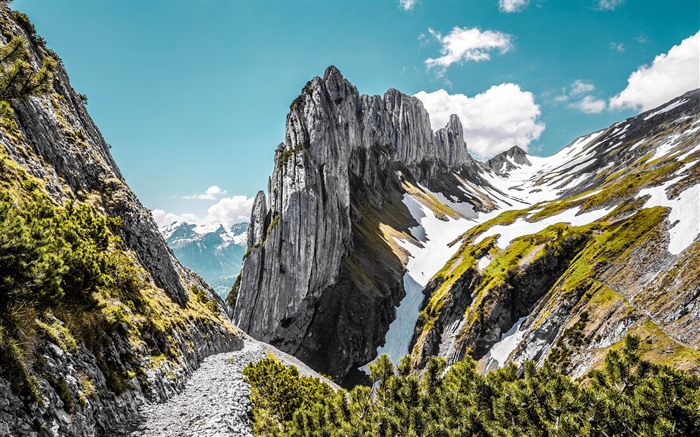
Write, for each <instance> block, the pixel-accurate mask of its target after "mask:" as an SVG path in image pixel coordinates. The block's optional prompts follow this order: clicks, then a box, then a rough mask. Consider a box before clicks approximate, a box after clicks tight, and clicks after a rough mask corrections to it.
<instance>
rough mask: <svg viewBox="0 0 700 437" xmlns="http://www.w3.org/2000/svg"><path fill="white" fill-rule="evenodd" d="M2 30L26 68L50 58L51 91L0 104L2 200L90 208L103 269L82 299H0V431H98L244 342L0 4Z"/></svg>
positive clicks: (77, 103)
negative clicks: (98, 228) (19, 48)
mask: <svg viewBox="0 0 700 437" xmlns="http://www.w3.org/2000/svg"><path fill="white" fill-rule="evenodd" d="M0 27H1V30H2V32H1V36H0V44H7V43H8V42H9V41H10V39H12V38H14V37H18V36H19V37H21V38H22V39H23V40H24V41H26V44H27V49H28V61H29V64H30V65H31V66H32V68H38V67H39V66H40V65H41V64H42V62H46V61H45V60H46V59H51V58H52V59H54V60H56V61H57V63H58V64H57V68H56V72H55V74H54V76H53V83H52V84H51V87H50V88H51V89H50V91H49V92H48V93H46V94H43V95H40V96H33V97H28V98H23V99H14V100H12V101H10V102H3V104H4V105H5V106H3V113H2V114H1V117H0V145H1V146H2V147H0V165H1V166H2V171H0V176H1V177H0V188H1V190H2V195H3V196H5V197H3V199H10V200H12V201H13V202H14V203H11V205H13V208H14V207H15V205H23V204H27V205H36V204H39V203H40V204H42V205H43V208H44V211H48V212H51V214H58V213H57V212H60V211H64V210H65V209H66V208H68V209H70V208H78V209H79V210H80V211H88V212H85V214H91V216H92V217H97V219H94V220H93V221H92V223H95V222H100V220H102V219H104V220H105V221H106V223H108V224H109V227H106V228H103V230H102V231H103V232H105V233H106V234H105V235H106V237H105V238H107V240H106V241H109V245H108V247H106V248H104V249H102V250H104V253H103V255H104V257H105V258H103V259H105V260H107V261H108V262H107V264H108V266H110V267H109V270H105V269H107V267H105V266H96V268H99V269H103V271H104V272H105V273H107V274H108V276H109V278H105V277H104V276H102V277H101V278H102V279H100V280H99V281H98V283H99V284H102V285H99V286H96V287H98V288H97V289H93V290H92V291H93V292H92V294H86V295H85V296H83V297H82V298H81V299H82V300H80V301H77V300H76V301H75V302H69V301H68V297H67V296H66V298H65V299H64V300H63V302H62V301H58V302H55V301H46V302H41V297H40V296H37V297H36V300H37V302H39V303H38V304H36V305H35V306H32V305H33V302H17V301H12V300H10V301H9V302H8V301H6V297H5V296H3V299H2V301H3V305H8V306H9V311H7V312H6V313H5V314H3V319H2V324H1V326H0V353H1V354H2V361H3V363H2V364H3V365H2V367H0V435H8V434H9V435H42V436H43V435H46V436H58V435H61V436H88V435H96V434H104V433H106V432H111V431H114V430H116V429H120V428H121V427H122V426H124V425H125V424H127V423H129V422H130V421H131V420H133V419H134V417H137V415H138V408H139V406H140V405H141V404H142V403H143V402H145V401H146V400H152V401H162V400H165V399H167V398H169V397H170V396H172V395H173V394H174V393H176V392H177V391H178V390H180V389H181V388H182V387H183V385H184V382H185V380H186V378H187V377H188V376H189V375H191V374H192V372H193V371H194V370H195V369H196V368H197V367H198V365H199V363H200V362H201V361H202V360H203V359H204V358H205V357H206V356H209V355H211V354H213V353H218V352H224V351H231V350H235V349H237V348H240V347H242V344H243V342H242V339H241V334H240V331H238V330H237V329H236V328H235V327H233V325H231V324H230V322H229V321H228V319H227V318H226V316H225V311H227V307H226V304H225V303H224V302H223V301H221V300H220V299H219V298H218V296H216V295H215V293H213V291H212V290H211V289H210V288H209V286H208V285H207V284H206V283H205V282H204V281H203V280H202V279H201V278H200V277H199V276H197V275H196V274H193V273H192V272H191V271H189V270H188V269H187V268H185V267H183V266H182V265H181V264H180V262H178V260H177V259H176V258H175V256H174V255H173V253H172V252H171V251H170V249H169V248H168V246H167V245H166V244H165V242H164V241H163V238H162V237H161V236H160V234H159V232H158V228H157V226H156V224H155V222H154V221H153V218H152V217H151V214H150V213H149V211H148V210H147V209H146V208H144V207H143V206H142V205H141V203H140V202H139V200H138V198H137V197H136V195H135V194H134V193H133V192H132V191H131V190H130V189H129V187H128V186H127V185H126V183H125V182H124V178H123V176H122V174H121V173H120V171H119V169H118V168H117V166H116V164H115V163H114V161H113V159H112V157H111V155H110V152H109V148H110V146H109V145H108V144H107V143H106V142H105V140H104V138H103V137H102V135H101V134H100V132H99V130H98V129H97V127H96V126H95V124H94V123H93V121H92V120H91V118H90V116H89V115H88V113H87V110H86V108H85V105H84V103H83V101H82V99H81V96H80V95H79V94H78V93H77V92H76V91H75V90H73V88H72V87H71V85H70V81H69V79H68V76H67V74H66V71H65V70H64V68H63V66H62V65H61V64H60V59H59V58H58V56H57V55H56V54H55V53H54V52H53V51H51V50H50V49H48V48H47V47H46V45H45V42H44V40H43V39H41V38H40V37H39V36H38V35H36V33H35V30H34V28H33V26H32V25H31V23H30V22H29V20H28V18H27V17H26V16H24V15H23V14H20V13H16V12H13V11H11V10H10V9H9V8H8V6H7V4H6V3H3V4H2V5H0ZM17 211H18V212H17V214H20V215H21V214H23V213H24V212H23V211H22V210H21V209H18V210H17ZM48 212H47V213H48ZM56 217H61V216H60V214H59V215H57V216H56ZM100 218H102V219H100ZM57 219H58V218H57ZM68 291H71V290H68ZM88 291H90V290H88Z"/></svg>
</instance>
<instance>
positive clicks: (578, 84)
mask: <svg viewBox="0 0 700 437" xmlns="http://www.w3.org/2000/svg"><path fill="white" fill-rule="evenodd" d="M593 90H595V85H593V84H592V83H588V82H584V81H582V80H581V79H578V80H576V81H574V83H573V84H572V85H571V95H572V96H579V95H581V94H586V93H590V92H591V91H593Z"/></svg>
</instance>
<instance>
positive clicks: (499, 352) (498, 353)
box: [486, 317, 527, 368]
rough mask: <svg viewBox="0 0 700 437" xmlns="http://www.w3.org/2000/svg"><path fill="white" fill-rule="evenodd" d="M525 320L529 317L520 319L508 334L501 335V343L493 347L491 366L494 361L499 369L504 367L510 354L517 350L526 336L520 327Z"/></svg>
mask: <svg viewBox="0 0 700 437" xmlns="http://www.w3.org/2000/svg"><path fill="white" fill-rule="evenodd" d="M525 319H527V317H522V318H520V319H518V320H517V321H516V322H515V323H514V324H513V326H511V328H510V329H509V330H508V331H507V332H505V333H504V334H502V335H501V341H499V342H498V343H496V344H494V345H493V346H492V347H491V359H490V360H489V365H490V364H491V363H492V362H493V361H496V362H497V363H498V367H503V365H504V364H505V363H506V361H507V360H508V357H509V356H510V354H511V353H512V352H513V351H514V350H515V348H516V347H517V346H518V343H520V341H521V340H522V339H523V337H524V336H525V332H526V331H525V330H523V331H521V330H520V326H521V325H522V324H523V322H524V321H525ZM488 367H489V366H486V368H488Z"/></svg>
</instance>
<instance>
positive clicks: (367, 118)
mask: <svg viewBox="0 0 700 437" xmlns="http://www.w3.org/2000/svg"><path fill="white" fill-rule="evenodd" d="M698 96H699V92H698V91H694V92H690V93H688V94H686V95H684V96H681V97H679V98H678V99H674V101H672V102H669V104H668V105H664V106H662V107H660V108H657V109H655V110H652V111H648V112H647V113H644V114H641V115H639V116H637V117H633V118H631V119H629V120H626V121H624V122H620V123H617V124H615V125H613V126H611V127H610V128H608V129H604V130H602V131H599V132H595V133H593V134H591V135H588V136H585V137H582V138H580V139H578V140H576V141H575V142H573V143H572V144H571V145H569V146H568V147H566V148H564V149H563V150H562V151H561V152H559V153H558V154H556V155H554V156H552V157H549V158H539V157H534V156H531V155H529V154H527V153H526V152H525V151H524V150H522V149H520V148H519V147H517V146H515V147H513V148H512V149H510V150H508V151H506V152H504V153H502V154H500V155H498V156H496V157H494V158H492V159H491V160H489V161H488V162H485V163H479V162H476V161H474V160H473V159H471V157H469V155H468V154H467V152H466V145H464V139H463V137H462V133H461V132H462V129H461V124H460V122H459V119H458V118H457V117H452V118H451V119H450V122H449V124H448V126H447V127H445V128H444V129H441V130H439V131H438V132H435V133H431V131H430V128H429V124H428V123H427V119H428V117H427V114H425V111H424V110H423V108H422V105H421V104H420V102H419V101H418V100H416V99H415V98H411V97H408V96H404V95H402V94H401V93H400V92H398V91H396V90H390V91H388V92H387V93H386V94H385V95H384V96H383V97H379V96H364V95H360V94H359V93H358V92H357V90H356V89H355V88H354V87H353V86H352V85H351V84H350V83H349V82H347V80H345V79H344V78H343V77H342V76H341V75H340V73H339V72H338V71H337V70H336V69H335V68H334V67H330V68H329V69H328V70H327V71H326V73H325V74H324V77H323V78H315V79H313V80H312V81H310V82H309V83H308V84H307V85H306V86H305V87H304V89H303V90H302V93H301V94H300V96H299V97H298V98H297V99H296V100H295V101H294V102H293V103H292V106H291V107H290V113H289V115H288V117H287V128H286V133H285V142H284V143H282V144H281V145H280V147H279V148H278V150H277V151H276V153H275V168H274V171H273V175H272V177H271V179H270V183H269V187H268V195H267V196H266V195H265V193H263V192H260V193H259V194H258V196H257V198H256V200H255V205H254V208H253V214H252V217H251V227H250V229H249V234H248V247H249V251H248V255H247V257H246V259H245V261H244V266H243V270H242V274H241V276H240V278H239V281H237V284H236V286H234V290H233V291H234V293H232V296H234V297H236V299H237V300H236V305H235V308H234V313H233V316H234V320H235V321H236V322H237V323H239V325H240V326H241V327H242V328H243V329H244V330H246V331H247V332H249V333H251V335H253V336H254V337H256V338H260V339H262V340H264V341H268V342H271V343H272V344H274V345H276V346H278V347H280V348H281V349H283V350H285V351H287V352H289V353H292V354H295V355H296V356H298V357H299V358H301V359H302V360H303V361H305V362H307V363H308V364H310V365H311V366H312V367H314V368H316V369H318V370H320V371H322V372H324V373H329V374H331V375H332V376H333V377H334V378H336V380H343V378H349V379H352V376H350V377H348V374H350V375H352V372H353V370H354V369H355V368H356V367H357V366H359V365H362V364H364V363H367V362H368V361H370V360H371V359H373V358H374V357H375V356H376V354H377V351H384V350H387V351H388V350H397V349H396V345H397V344H399V343H396V342H397V341H398V342H403V340H401V337H403V336H404V334H403V333H402V332H398V331H403V330H406V329H414V328H415V332H414V335H413V339H412V341H411V348H410V349H407V350H405V352H404V353H409V352H411V351H412V353H413V356H414V361H415V362H416V363H417V364H419V365H420V364H421V363H423V362H424V360H425V359H426V358H427V356H429V355H441V356H445V357H447V358H448V359H449V360H450V361H454V360H458V359H459V358H460V357H462V356H463V354H464V353H466V351H467V350H471V353H472V354H473V355H474V356H475V357H476V358H480V359H481V360H482V361H481V366H482V368H483V369H488V368H490V367H491V366H497V365H503V364H504V363H505V362H506V361H507V360H509V359H511V360H517V361H522V360H525V359H530V358H533V359H537V360H539V362H540V363H541V362H543V360H545V359H548V358H547V357H551V359H552V360H556V361H557V363H558V364H559V365H562V366H565V367H567V369H568V370H570V371H571V372H573V373H574V374H576V375H580V374H582V373H583V372H585V371H587V370H589V369H590V368H592V367H593V366H595V365H596V363H597V362H598V360H599V359H600V357H602V356H603V355H604V353H605V351H606V350H607V349H608V348H609V347H616V346H615V345H617V344H618V343H619V341H621V339H622V337H623V336H624V335H625V334H626V333H630V332H631V333H642V334H644V335H643V337H644V338H645V339H646V340H648V342H649V344H654V346H651V347H650V349H649V351H647V358H648V359H651V360H656V362H658V361H662V362H670V363H672V364H673V365H676V366H679V367H683V368H689V367H688V366H690V367H691V368H692V366H693V364H692V363H693V362H694V361H693V360H692V359H688V358H687V357H690V356H694V354H696V349H697V339H694V338H690V337H688V336H687V335H684V334H681V333H680V331H681V330H680V329H678V328H672V327H671V326H684V327H688V326H695V324H696V323H697V321H698V317H697V312H696V311H695V310H694V309H693V308H695V305H696V304H695V301H696V299H695V298H694V297H693V296H694V295H695V294H694V291H693V290H696V289H697V286H698V285H697V278H696V277H695V276H694V273H691V272H693V271H695V269H694V268H693V267H686V268H685V269H682V270H679V269H680V266H681V265H683V266H690V265H693V263H692V262H691V260H693V259H694V258H693V257H692V252H693V251H694V250H695V249H694V248H695V247H696V246H694V245H693V243H692V240H693V238H695V237H694V236H695V235H697V233H698V232H696V230H694V229H692V228H688V226H689V224H688V223H689V222H688V214H693V212H692V210H693V208H695V211H696V213H697V210H698V207H697V205H696V204H697V199H694V198H693V195H692V193H694V191H693V190H697V180H696V167H697V158H698V151H697V147H698V140H697V130H698V128H697V118H698V114H697V108H698V107H699V106H700V105H698V103H699V102H698V99H699V97H698ZM459 144H462V145H463V147H458V146H457V145H459ZM658 187H663V188H658ZM659 190H661V191H659ZM663 190H666V191H663ZM663 193H665V194H663ZM645 199H646V202H645ZM649 199H651V200H649ZM648 202H651V203H648ZM673 202H676V203H677V204H678V208H676V205H675V204H673ZM664 208H666V209H664ZM663 211H666V212H663ZM684 211H685V212H684ZM499 214H500V215H499ZM668 214H670V215H668ZM665 217H670V218H668V219H666V218H665ZM645 221H649V223H653V225H651V226H650V227H649V226H642V225H641V224H642V223H644V222H645ZM674 223H675V224H674ZM679 223H680V224H679ZM511 225H513V226H511ZM460 227H461V232H460V233H462V234H463V235H462V236H461V237H460V238H459V239H457V240H456V241H455V242H454V243H452V244H445V243H442V242H441V243H440V244H437V245H436V242H437V241H438V240H440V237H444V236H445V235H454V237H455V238H456V237H457V236H458V235H459V233H455V234H453V232H455V229H457V228H460ZM674 227H675V229H674ZM681 228H682V229H684V230H686V231H689V233H684V234H683V235H681V234H679V231H678V229H681ZM465 231H466V233H465ZM683 232H685V231H683ZM669 234H670V235H671V237H670V240H669V237H668V235H669ZM450 241H451V240H450ZM633 241H635V243H633ZM679 242H680V243H679ZM688 244H689V245H690V246H689V247H688ZM679 245H681V246H683V248H682V250H676V249H674V248H675V247H677V246H679ZM666 246H668V248H666V249H665V248H664V247H666ZM669 252H670V253H669ZM450 256H452V258H450ZM584 259H585V261H584ZM439 260H442V261H441V262H443V263H444V262H445V261H447V264H445V265H444V266H443V265H442V264H440V265H437V264H436V261H439ZM651 260H653V262H651ZM591 266H593V267H594V271H592V270H590V269H589V268H590V267H591ZM680 272H682V274H681V273H680ZM679 274H681V276H678V275H679ZM669 275H670V276H669ZM431 277H432V279H431ZM615 278H617V279H615ZM618 281H619V282H618ZM650 281H651V282H650ZM406 284H410V285H411V287H410V289H409V288H406V287H407V285H406ZM596 284H597V285H596ZM659 284H664V286H665V287H668V286H670V284H674V285H673V287H674V290H677V294H676V295H667V294H666V293H663V292H661V291H660V289H659V288H658V287H659ZM421 289H424V290H423V293H424V294H425V298H424V299H420V298H416V296H415V295H414V293H415V292H416V291H415V290H419V291H420V290H421ZM642 290H647V291H645V292H643V293H642V294H643V295H644V296H645V297H641V296H642V295H640V294H639V293H640V292H641V291H642ZM407 293H409V294H411V296H410V299H409V298H408V297H409V296H407ZM678 294H679V295H678ZM404 296H407V297H406V298H405V299H404ZM651 296H655V297H654V298H653V299H652V298H651ZM649 299H651V301H653V302H654V303H653V307H654V308H656V309H655V310H652V308H650V307H648V306H647V305H648V304H650V303H647V304H643V303H642V302H640V300H641V301H647V300H649ZM409 300H410V301H411V302H416V301H418V302H420V301H421V300H422V304H420V305H419V308H417V309H416V310H415V312H413V311H414V310H412V309H410V308H408V307H406V308H407V309H406V308H404V307H399V309H398V311H397V310H396V309H395V307H397V306H399V305H398V304H399V302H401V303H402V305H403V302H404V301H406V302H408V301H409ZM600 300H603V301H605V302H608V301H610V302H614V304H612V303H611V305H612V306H611V307H610V308H614V310H612V309H609V310H606V311H601V307H600ZM651 301H649V302H651ZM407 305H408V304H407ZM410 305H413V303H411V304H410ZM661 308H664V309H663V310H662V309H661ZM671 314H674V315H673V316H672V315H671ZM396 317H398V319H396V320H394V319H395V318H396ZM394 322H396V326H394ZM390 325H391V327H392V328H396V329H390ZM516 325H517V327H516ZM406 327H408V328H406ZM514 327H516V328H514ZM511 331H513V332H511ZM506 333H508V335H505V334H506ZM581 337H583V338H584V340H581ZM682 337H683V338H685V340H681V338H682ZM506 345H507V347H506ZM518 345H520V346H518ZM494 346H498V348H497V349H496V350H497V351H498V352H497V353H496V352H494V355H493V356H492V355H491V353H490V351H491V349H492V348H493V347H494ZM663 348H666V352H663V353H662V352H660V349H663ZM399 349H400V348H399ZM504 351H505V352H504ZM503 353H505V356H503ZM496 356H498V359H496ZM683 357H685V358H683ZM349 379H346V381H348V380H349Z"/></svg>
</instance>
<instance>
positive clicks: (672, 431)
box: [244, 336, 700, 437]
mask: <svg viewBox="0 0 700 437" xmlns="http://www.w3.org/2000/svg"><path fill="white" fill-rule="evenodd" d="M244 375H245V377H246V381H247V382H248V384H250V385H251V395H250V397H251V400H252V403H253V412H252V421H253V426H254V430H255V432H256V433H257V434H258V435H274V436H445V437H448V436H472V435H474V436H494V435H495V436H519V435H522V436H526V435H527V436H544V435H546V436H573V435H581V436H594V435H595V436H597V435H608V436H613V435H618V436H619V435H639V436H647V435H648V436H657V435H658V436H670V435H678V436H689V435H698V432H700V377H698V376H696V375H691V374H689V373H687V372H684V371H679V370H675V369H673V368H670V367H668V366H663V365H655V364H651V363H648V362H645V361H643V360H642V359H640V354H639V339H638V338H637V337H633V336H629V337H627V338H626V340H625V346H624V348H622V349H621V350H619V351H611V352H610V353H609V354H608V355H607V357H606V359H605V361H604V363H603V365H602V367H601V368H600V369H598V370H594V371H592V372H591V373H590V374H589V375H588V376H587V377H586V378H584V379H582V380H580V381H574V380H572V379H571V378H570V377H569V376H567V375H566V374H565V373H563V372H562V371H560V370H558V369H557V368H556V367H555V366H554V365H553V364H552V363H546V364H545V365H544V366H542V367H541V368H538V367H537V366H536V365H535V364H534V363H533V362H527V363H525V364H524V365H523V366H522V367H521V368H518V367H517V366H516V365H514V364H511V365H509V366H507V367H505V368H502V369H498V370H496V371H493V372H491V373H489V374H487V375H482V374H480V373H478V372H477V371H476V362H475V361H474V360H473V359H472V358H470V357H469V356H467V357H466V358H465V359H464V360H462V361H460V362H457V363H455V364H453V365H452V366H450V367H449V368H446V362H445V360H444V359H442V358H436V357H431V358H430V359H429V361H428V363H427V365H426V368H425V369H424V370H423V371H422V372H421V373H420V376H419V374H417V373H415V372H413V371H412V369H410V360H409V359H407V357H404V359H402V360H401V363H400V365H399V366H398V368H397V369H396V370H395V369H394V366H393V364H392V363H391V360H389V358H388V356H386V355H383V356H381V357H379V358H378V359H377V360H376V362H375V364H372V365H370V378H371V379H372V381H373V385H372V387H371V388H370V387H365V386H357V387H354V388H353V389H352V390H350V391H346V390H342V389H340V390H338V391H337V392H333V390H332V389H331V388H330V387H329V386H328V385H326V384H324V383H323V382H321V381H320V380H318V379H315V378H310V377H303V376H300V375H299V373H298V372H297V370H296V369H295V368H294V367H285V366H284V365H283V364H282V363H281V362H279V361H278V360H277V359H275V358H274V357H268V358H266V359H265V360H262V361H260V362H258V363H256V364H249V365H248V367H246V369H245V370H244Z"/></svg>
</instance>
